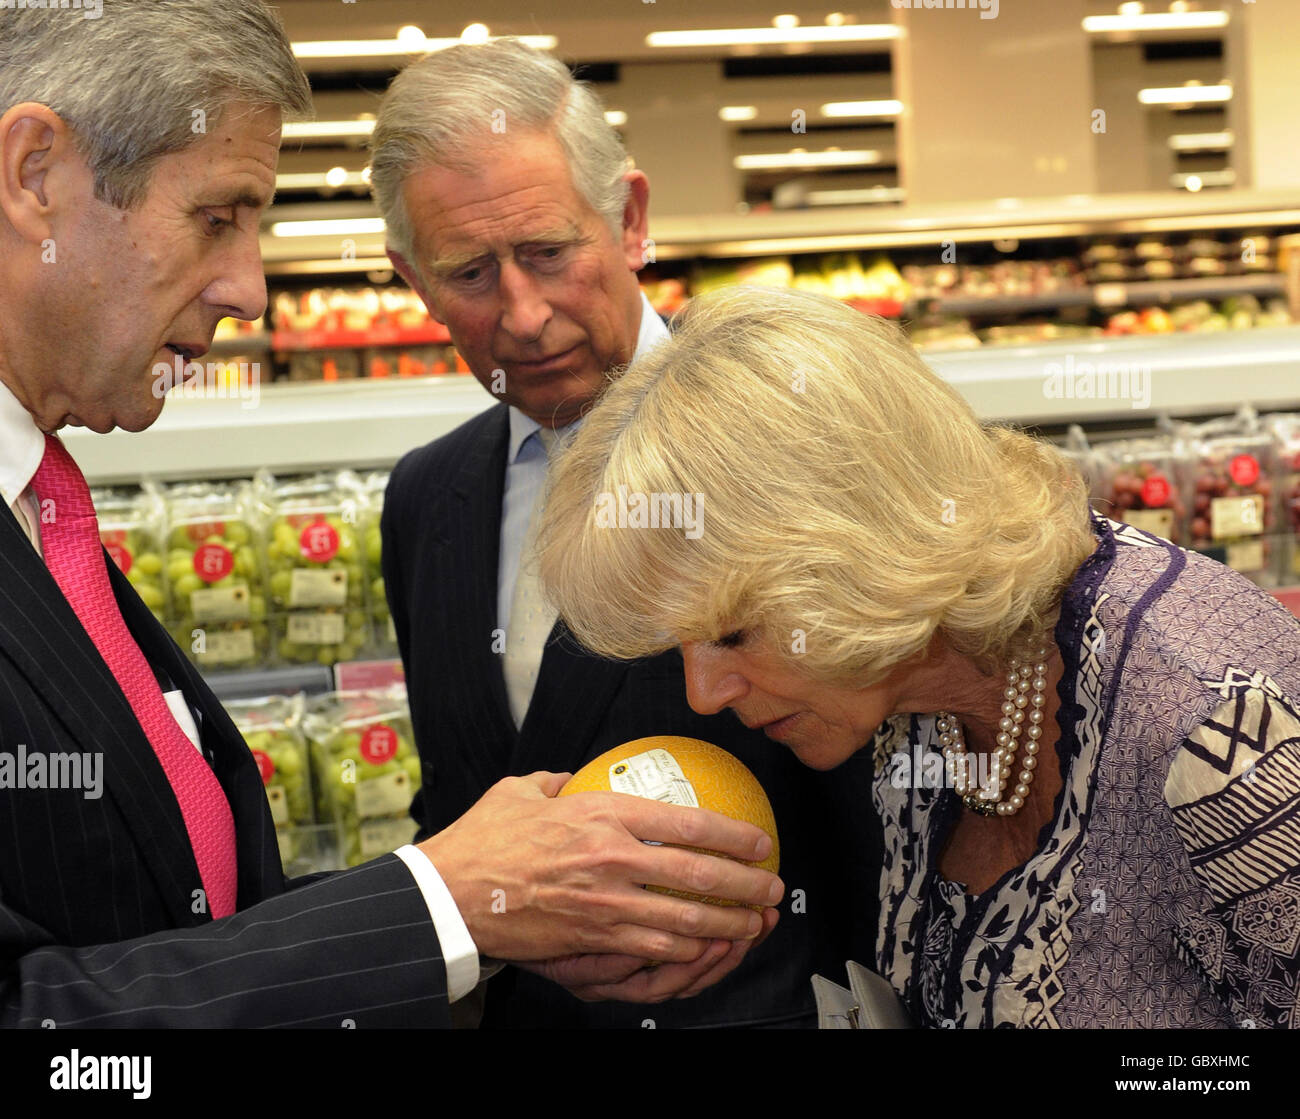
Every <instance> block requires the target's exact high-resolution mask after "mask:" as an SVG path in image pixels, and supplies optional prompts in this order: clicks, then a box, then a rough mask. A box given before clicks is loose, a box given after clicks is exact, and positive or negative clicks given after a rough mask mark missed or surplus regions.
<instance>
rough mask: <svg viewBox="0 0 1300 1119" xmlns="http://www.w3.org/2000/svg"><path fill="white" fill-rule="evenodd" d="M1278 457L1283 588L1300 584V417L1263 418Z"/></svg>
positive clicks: (1279, 558)
mask: <svg viewBox="0 0 1300 1119" xmlns="http://www.w3.org/2000/svg"><path fill="white" fill-rule="evenodd" d="M1264 420H1265V423H1266V425H1267V427H1268V429H1269V430H1270V431H1271V432H1272V435H1273V439H1274V444H1275V451H1276V455H1277V474H1276V476H1275V477H1274V480H1273V481H1274V493H1275V494H1276V496H1277V515H1278V543H1279V545H1280V546H1279V548H1278V579H1279V582H1280V583H1281V584H1282V585H1283V586H1290V585H1293V584H1297V583H1300V414H1298V413H1278V414H1275V415H1272V416H1265V417H1264Z"/></svg>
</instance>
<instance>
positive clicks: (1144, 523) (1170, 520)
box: [1124, 509, 1174, 540]
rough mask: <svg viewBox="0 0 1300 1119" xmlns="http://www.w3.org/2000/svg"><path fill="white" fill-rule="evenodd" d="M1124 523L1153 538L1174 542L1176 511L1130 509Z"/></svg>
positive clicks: (1125, 515)
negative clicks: (1147, 533) (1149, 534)
mask: <svg viewBox="0 0 1300 1119" xmlns="http://www.w3.org/2000/svg"><path fill="white" fill-rule="evenodd" d="M1124 523H1125V524H1130V525H1132V526H1133V527H1134V528H1139V529H1141V530H1142V531H1143V532H1149V533H1151V535H1152V536H1159V537H1162V538H1163V539H1165V540H1172V539H1173V535H1174V511H1173V510H1172V509H1130V510H1128V512H1126V513H1125V514H1124Z"/></svg>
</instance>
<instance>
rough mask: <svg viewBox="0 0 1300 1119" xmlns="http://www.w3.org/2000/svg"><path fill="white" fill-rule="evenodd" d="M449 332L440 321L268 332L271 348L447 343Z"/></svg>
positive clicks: (336, 348) (339, 347)
mask: <svg viewBox="0 0 1300 1119" xmlns="http://www.w3.org/2000/svg"><path fill="white" fill-rule="evenodd" d="M450 341H451V335H450V334H449V333H448V332H447V328H446V327H445V326H443V325H442V324H441V323H436V322H428V323H425V324H424V325H423V326H414V327H412V326H406V327H401V326H372V327H369V328H367V329H366V330H277V331H275V332H274V333H273V334H272V335H271V349H273V350H276V351H278V352H284V351H290V350H354V349H362V348H365V347H368V346H430V345H446V344H447V343H449V342H450Z"/></svg>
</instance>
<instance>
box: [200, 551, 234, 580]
mask: <svg viewBox="0 0 1300 1119" xmlns="http://www.w3.org/2000/svg"><path fill="white" fill-rule="evenodd" d="M234 569H235V556H234V553H232V552H231V550H230V549H229V548H226V547H223V546H222V545H221V544H204V545H203V546H202V547H201V548H197V549H195V552H194V574H195V575H197V576H198V577H199V578H200V579H202V580H203V581H204V582H205V583H218V582H220V581H221V580H222V579H224V578H225V577H226V576H227V575H229V574H230V573H231V572H232V571H233V570H234Z"/></svg>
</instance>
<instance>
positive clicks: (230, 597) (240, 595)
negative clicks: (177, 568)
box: [190, 587, 249, 622]
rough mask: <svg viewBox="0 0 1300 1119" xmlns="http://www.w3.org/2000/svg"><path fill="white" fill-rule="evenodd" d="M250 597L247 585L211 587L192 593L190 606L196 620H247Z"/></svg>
mask: <svg viewBox="0 0 1300 1119" xmlns="http://www.w3.org/2000/svg"><path fill="white" fill-rule="evenodd" d="M248 597H249V596H248V588H247V587H224V588H222V589H221V590H216V589H212V588H210V589H208V590H198V591H195V592H194V593H193V594H192V595H190V606H191V608H192V609H193V610H194V620H195V621H196V622H246V621H248V617H249V613H248V609H249V608H248Z"/></svg>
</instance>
